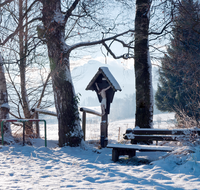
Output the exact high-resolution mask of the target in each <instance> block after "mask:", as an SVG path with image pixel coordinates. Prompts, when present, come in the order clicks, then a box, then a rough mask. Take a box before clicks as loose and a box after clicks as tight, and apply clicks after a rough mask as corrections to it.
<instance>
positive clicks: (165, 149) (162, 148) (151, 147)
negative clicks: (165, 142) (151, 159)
mask: <svg viewBox="0 0 200 190" xmlns="http://www.w3.org/2000/svg"><path fill="white" fill-rule="evenodd" d="M107 148H113V149H133V150H139V151H162V152H171V151H173V147H169V146H155V145H132V144H108V145H107Z"/></svg>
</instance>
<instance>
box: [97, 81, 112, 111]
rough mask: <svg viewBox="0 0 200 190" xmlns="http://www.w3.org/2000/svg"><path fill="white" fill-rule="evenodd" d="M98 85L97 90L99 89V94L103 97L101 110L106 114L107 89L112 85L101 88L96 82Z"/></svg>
mask: <svg viewBox="0 0 200 190" xmlns="http://www.w3.org/2000/svg"><path fill="white" fill-rule="evenodd" d="M95 85H96V87H97V90H98V94H99V95H100V96H101V97H102V100H101V112H102V115H104V114H105V113H106V112H105V110H106V91H107V90H108V89H109V88H110V87H111V86H108V87H107V88H103V89H99V87H98V85H97V83H95Z"/></svg>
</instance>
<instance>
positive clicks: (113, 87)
mask: <svg viewBox="0 0 200 190" xmlns="http://www.w3.org/2000/svg"><path fill="white" fill-rule="evenodd" d="M95 83H96V84H98V87H99V89H105V88H107V87H109V86H110V88H109V89H108V90H107V91H106V110H105V114H104V115H102V116H101V126H100V133H101V134H100V141H101V147H102V148H104V147H106V146H107V144H108V114H109V113H110V104H111V103H112V101H113V98H114V94H115V92H116V91H118V90H119V91H121V87H120V86H119V84H118V82H117V81H116V79H115V78H114V76H113V75H112V74H111V72H110V71H109V69H108V67H100V68H99V70H98V71H97V73H96V74H95V75H94V77H93V78H92V80H91V81H90V83H89V84H88V86H87V87H86V90H92V91H95V92H96V94H97V97H98V100H99V102H100V103H101V102H102V96H101V95H100V94H99V92H98V89H97V87H96V85H95Z"/></svg>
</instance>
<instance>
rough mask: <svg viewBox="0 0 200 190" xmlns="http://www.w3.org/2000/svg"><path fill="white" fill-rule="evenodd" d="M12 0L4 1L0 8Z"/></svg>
mask: <svg viewBox="0 0 200 190" xmlns="http://www.w3.org/2000/svg"><path fill="white" fill-rule="evenodd" d="M12 1H14V0H6V1H4V2H3V3H0V7H3V6H4V5H6V4H7V3H11V2H12Z"/></svg>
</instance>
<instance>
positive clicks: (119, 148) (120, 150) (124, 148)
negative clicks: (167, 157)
mask: <svg viewBox="0 0 200 190" xmlns="http://www.w3.org/2000/svg"><path fill="white" fill-rule="evenodd" d="M107 148H112V149H113V150H112V160H113V161H114V162H116V161H118V160H119V156H121V155H129V158H131V157H133V156H135V152H136V150H138V151H162V152H171V151H173V148H172V147H168V146H155V145H132V144H108V145H107Z"/></svg>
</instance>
